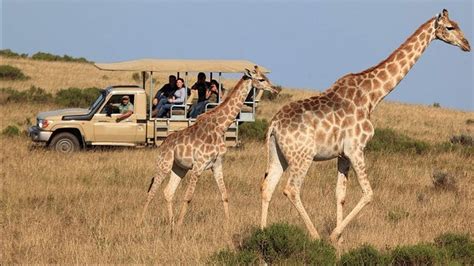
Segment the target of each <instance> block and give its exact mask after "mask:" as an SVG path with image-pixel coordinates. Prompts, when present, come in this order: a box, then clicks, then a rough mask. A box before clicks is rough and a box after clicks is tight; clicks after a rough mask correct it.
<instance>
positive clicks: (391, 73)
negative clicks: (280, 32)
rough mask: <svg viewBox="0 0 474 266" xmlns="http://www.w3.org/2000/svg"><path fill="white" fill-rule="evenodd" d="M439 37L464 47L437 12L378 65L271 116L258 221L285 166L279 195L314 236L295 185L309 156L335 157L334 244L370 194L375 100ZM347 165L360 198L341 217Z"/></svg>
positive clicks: (456, 28) (264, 220)
mask: <svg viewBox="0 0 474 266" xmlns="http://www.w3.org/2000/svg"><path fill="white" fill-rule="evenodd" d="M435 39H439V40H442V41H444V42H446V43H449V44H452V45H456V46H459V47H460V48H461V49H462V50H463V51H470V49H471V48H470V46H469V42H468V41H467V40H466V39H465V38H464V34H463V32H462V31H461V29H460V28H459V26H458V24H457V23H456V22H454V21H452V20H450V19H449V17H448V11H447V10H446V9H444V10H443V11H442V13H441V14H439V15H437V16H436V17H434V18H431V19H429V20H428V21H427V22H426V23H424V24H423V25H421V26H420V27H419V28H418V29H417V30H416V31H415V33H414V34H413V35H411V36H410V37H409V38H408V39H407V40H406V41H405V42H404V43H403V44H402V45H401V46H400V47H399V48H398V49H397V50H395V51H394V52H393V53H392V54H391V55H390V56H389V57H388V58H387V59H385V60H384V61H382V62H381V63H379V64H378V65H376V66H374V67H371V68H369V69H367V70H365V71H363V72H361V73H357V74H348V75H345V76H343V77H342V78H340V79H339V80H337V81H336V82H335V83H334V84H333V85H332V86H331V87H330V88H329V89H328V90H326V91H325V92H324V93H322V94H321V95H319V96H315V97H311V98H309V99H305V100H300V101H297V102H293V103H290V104H288V105H286V106H284V107H283V108H282V109H281V110H280V111H279V112H278V113H277V114H275V116H274V118H273V120H272V122H271V124H270V127H269V129H268V133H267V146H268V147H267V148H268V153H269V159H268V160H269V161H268V168H267V172H266V174H265V178H264V180H263V183H262V187H261V189H262V221H261V226H262V228H264V227H265V226H266V223H267V214H268V205H269V203H270V200H271V196H272V194H273V191H274V190H275V187H276V185H277V183H278V181H279V179H280V177H281V175H282V174H283V172H284V171H285V170H286V169H287V168H288V171H289V174H290V176H289V180H288V183H287V185H286V187H285V189H284V194H285V195H286V196H287V197H288V199H289V200H290V201H291V203H293V205H294V206H295V207H296V209H297V210H298V212H299V214H300V215H301V216H302V218H303V220H304V222H305V224H306V227H307V228H308V230H309V232H310V234H311V236H312V237H313V238H319V234H318V232H317V231H316V228H315V227H314V225H313V223H312V222H311V220H310V218H309V216H308V214H307V213H306V210H305V208H304V207H303V204H302V203H301V199H300V189H301V185H302V183H303V178H304V177H305V175H306V173H307V171H308V168H309V166H310V165H311V162H312V161H313V160H315V161H320V160H329V159H333V158H338V161H337V170H338V176H337V185H336V202H337V203H336V204H337V211H336V223H337V224H336V228H335V229H334V230H333V232H332V233H331V236H330V238H331V241H332V242H333V243H334V244H336V243H340V240H341V239H340V236H341V234H342V231H343V230H344V228H345V227H346V226H347V224H348V223H349V222H350V221H351V220H352V219H353V218H354V217H355V216H356V215H357V214H358V213H359V212H360V210H361V209H362V208H363V207H364V206H365V205H367V204H368V203H369V202H370V201H372V198H373V192H372V188H371V187H370V183H369V180H368V179H367V174H366V170H365V162H364V148H365V145H366V143H367V142H368V141H369V140H370V139H371V138H372V136H373V135H374V127H373V126H372V124H371V122H370V120H369V119H370V114H371V113H372V112H373V111H374V109H375V107H376V106H377V104H378V103H379V102H380V101H381V100H382V99H383V98H384V97H385V96H386V95H387V94H388V93H390V92H391V91H392V90H393V89H394V88H395V86H397V84H398V83H399V82H400V81H401V80H402V79H403V78H404V77H405V75H406V74H407V73H408V71H409V70H410V68H411V67H412V66H413V65H414V64H415V62H416V61H417V60H418V58H419V57H420V56H421V54H422V53H423V52H424V51H425V49H426V47H427V46H428V45H429V44H430V43H431V41H433V40H435ZM351 165H352V167H353V169H354V171H355V173H356V175H357V178H358V181H359V184H360V186H361V187H362V192H363V196H362V198H361V199H360V201H359V202H358V203H357V205H356V206H355V207H354V209H353V210H352V211H351V212H350V213H349V214H348V215H347V216H346V217H345V218H343V211H342V207H343V205H344V201H345V196H346V182H347V175H348V172H349V168H350V166H351Z"/></svg>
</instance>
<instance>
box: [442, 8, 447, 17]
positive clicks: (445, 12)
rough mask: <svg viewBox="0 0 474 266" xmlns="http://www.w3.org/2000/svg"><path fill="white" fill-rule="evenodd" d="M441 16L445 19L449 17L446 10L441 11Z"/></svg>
mask: <svg viewBox="0 0 474 266" xmlns="http://www.w3.org/2000/svg"><path fill="white" fill-rule="evenodd" d="M441 14H442V15H443V17H446V18H448V17H449V13H448V10H447V9H443V12H442V13H441Z"/></svg>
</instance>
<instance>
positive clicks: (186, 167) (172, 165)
mask: <svg viewBox="0 0 474 266" xmlns="http://www.w3.org/2000/svg"><path fill="white" fill-rule="evenodd" d="M252 88H256V89H262V90H269V91H272V92H276V90H275V89H274V88H273V86H272V84H271V83H270V81H269V80H268V79H267V77H266V76H265V75H264V74H263V73H262V72H261V71H260V70H259V68H258V67H257V66H255V69H254V70H253V71H250V70H246V73H245V74H244V76H243V77H242V79H240V80H239V82H238V83H237V84H236V85H235V87H234V89H233V90H232V92H230V93H229V95H228V96H227V97H226V98H225V100H224V101H223V102H222V103H221V104H220V105H219V106H218V107H216V108H214V109H212V110H211V111H209V112H207V113H205V114H202V115H200V116H198V118H197V120H196V123H194V124H193V125H192V126H190V127H188V128H185V129H183V130H181V131H178V132H175V133H173V134H171V135H169V136H168V137H167V138H166V140H165V141H164V142H163V143H162V144H161V145H160V147H159V156H160V157H159V158H158V172H157V174H156V175H155V177H154V178H153V179H152V183H151V184H150V188H149V190H148V197H147V200H146V203H145V207H144V208H143V213H142V216H141V220H143V217H144V216H145V212H146V210H147V208H148V205H149V203H150V201H151V200H152V199H153V197H154V195H155V193H156V191H157V189H158V186H159V185H160V184H161V182H162V181H163V179H165V177H167V176H170V179H169V182H168V185H167V186H166V188H165V190H164V195H165V200H166V201H167V203H168V214H169V218H170V223H171V225H172V226H173V224H174V219H173V196H174V194H175V192H176V189H177V187H178V185H179V183H180V182H181V179H182V178H184V176H185V175H186V173H187V172H188V171H190V177H189V183H188V187H187V189H186V192H185V196H184V202H183V207H182V209H181V213H180V216H179V220H178V225H180V224H181V223H182V222H183V219H184V216H185V214H186V210H187V207H188V205H189V203H190V202H191V199H192V196H193V193H194V189H195V187H196V183H197V181H198V178H199V176H200V175H201V173H202V172H203V171H204V170H206V169H211V170H212V172H213V174H214V178H215V180H216V182H217V185H218V187H219V190H220V193H221V196H222V202H223V204H224V212H225V217H226V219H227V220H228V219H229V207H228V198H227V191H226V188H225V184H224V178H223V174H222V156H223V155H224V153H225V152H226V144H225V136H224V135H225V132H226V131H227V129H228V128H229V126H230V125H231V124H232V123H233V122H234V121H235V118H236V117H237V115H238V114H239V112H240V109H241V108H242V106H243V104H244V101H245V98H246V97H247V95H248V94H249V92H250V90H251V89H252Z"/></svg>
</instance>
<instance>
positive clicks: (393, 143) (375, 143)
mask: <svg viewBox="0 0 474 266" xmlns="http://www.w3.org/2000/svg"><path fill="white" fill-rule="evenodd" d="M429 148H430V146H429V144H428V143H426V142H424V141H420V140H414V139H411V138H410V137H408V136H405V135H403V134H399V133H397V132H395V131H394V130H392V129H389V128H376V129H375V135H374V137H373V138H372V140H371V141H369V143H368V144H367V150H368V151H386V152H410V153H417V154H423V153H425V152H427V151H428V150H429Z"/></svg>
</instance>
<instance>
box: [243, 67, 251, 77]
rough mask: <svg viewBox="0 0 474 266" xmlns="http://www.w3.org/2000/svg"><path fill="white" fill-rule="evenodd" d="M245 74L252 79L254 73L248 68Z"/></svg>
mask: <svg viewBox="0 0 474 266" xmlns="http://www.w3.org/2000/svg"><path fill="white" fill-rule="evenodd" d="M244 74H245V75H246V76H248V77H252V71H250V70H249V69H248V68H246V69H245V72H244Z"/></svg>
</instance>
